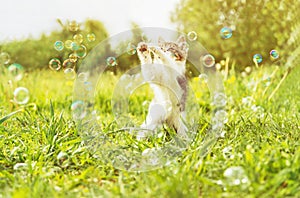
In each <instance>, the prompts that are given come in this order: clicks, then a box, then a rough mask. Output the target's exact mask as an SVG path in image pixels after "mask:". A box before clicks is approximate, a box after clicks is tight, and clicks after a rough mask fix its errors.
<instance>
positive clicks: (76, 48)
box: [71, 42, 80, 51]
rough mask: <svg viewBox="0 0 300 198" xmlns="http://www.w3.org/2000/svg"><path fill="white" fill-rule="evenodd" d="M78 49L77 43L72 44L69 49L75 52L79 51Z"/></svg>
mask: <svg viewBox="0 0 300 198" xmlns="http://www.w3.org/2000/svg"><path fill="white" fill-rule="evenodd" d="M79 47H80V44H78V43H77V42H72V43H71V49H72V50H74V51H76V50H78V49H79Z"/></svg>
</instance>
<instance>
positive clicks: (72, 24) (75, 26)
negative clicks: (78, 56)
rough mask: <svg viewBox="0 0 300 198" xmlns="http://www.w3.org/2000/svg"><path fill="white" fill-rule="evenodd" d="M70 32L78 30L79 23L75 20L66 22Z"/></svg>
mask: <svg viewBox="0 0 300 198" xmlns="http://www.w3.org/2000/svg"><path fill="white" fill-rule="evenodd" d="M68 28H69V31H70V32H77V31H78V30H79V24H78V23H77V22H76V21H71V22H69V24H68Z"/></svg>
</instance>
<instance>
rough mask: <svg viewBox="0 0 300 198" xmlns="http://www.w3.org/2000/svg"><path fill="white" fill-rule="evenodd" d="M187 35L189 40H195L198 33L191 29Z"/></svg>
mask: <svg viewBox="0 0 300 198" xmlns="http://www.w3.org/2000/svg"><path fill="white" fill-rule="evenodd" d="M187 37H188V39H189V40H190V41H195V40H197V37H198V35H197V33H196V32H195V31H191V32H189V33H188V34H187Z"/></svg>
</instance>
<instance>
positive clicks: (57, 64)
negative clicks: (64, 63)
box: [49, 58, 61, 71]
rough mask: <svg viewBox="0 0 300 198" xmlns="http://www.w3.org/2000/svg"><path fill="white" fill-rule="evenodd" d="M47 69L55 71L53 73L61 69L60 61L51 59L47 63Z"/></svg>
mask: <svg viewBox="0 0 300 198" xmlns="http://www.w3.org/2000/svg"><path fill="white" fill-rule="evenodd" d="M49 68H50V69H52V70H55V71H58V70H60V68H61V62H60V60H59V59H58V58H52V59H51V60H50V61H49Z"/></svg>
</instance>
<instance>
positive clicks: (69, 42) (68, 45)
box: [65, 40, 73, 49]
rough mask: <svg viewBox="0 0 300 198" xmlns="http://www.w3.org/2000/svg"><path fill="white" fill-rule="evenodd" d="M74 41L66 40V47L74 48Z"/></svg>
mask: <svg viewBox="0 0 300 198" xmlns="http://www.w3.org/2000/svg"><path fill="white" fill-rule="evenodd" d="M72 42H73V41H71V40H66V41H65V47H66V48H67V49H72Z"/></svg>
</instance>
